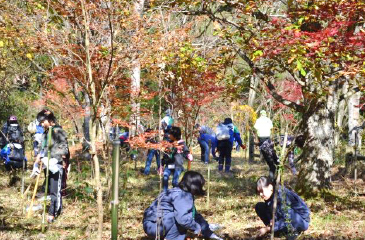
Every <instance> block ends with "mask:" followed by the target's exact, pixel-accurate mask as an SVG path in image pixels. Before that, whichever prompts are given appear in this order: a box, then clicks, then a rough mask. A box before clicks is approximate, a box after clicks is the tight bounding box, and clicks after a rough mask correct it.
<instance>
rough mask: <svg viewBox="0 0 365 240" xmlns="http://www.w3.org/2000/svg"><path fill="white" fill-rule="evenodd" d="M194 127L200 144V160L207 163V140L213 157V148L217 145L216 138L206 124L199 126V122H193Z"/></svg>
mask: <svg viewBox="0 0 365 240" xmlns="http://www.w3.org/2000/svg"><path fill="white" fill-rule="evenodd" d="M194 129H196V130H197V131H198V132H199V137H198V143H199V145H200V151H201V161H202V162H203V163H205V164H208V163H209V142H210V143H211V146H210V147H211V151H212V155H213V157H214V158H217V157H216V155H215V149H216V147H217V139H216V138H215V134H214V132H213V130H212V129H210V128H209V127H207V126H200V124H195V126H194Z"/></svg>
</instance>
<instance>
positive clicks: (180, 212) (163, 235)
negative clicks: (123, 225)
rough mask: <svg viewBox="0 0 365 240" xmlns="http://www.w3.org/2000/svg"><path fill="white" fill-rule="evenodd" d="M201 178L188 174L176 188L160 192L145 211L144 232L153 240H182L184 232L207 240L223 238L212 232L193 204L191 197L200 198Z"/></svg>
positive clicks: (194, 174) (203, 181)
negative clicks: (208, 239)
mask: <svg viewBox="0 0 365 240" xmlns="http://www.w3.org/2000/svg"><path fill="white" fill-rule="evenodd" d="M204 183H205V180H204V177H203V176H202V175H201V174H200V173H198V172H194V171H187V172H186V173H185V175H184V176H183V178H182V180H181V181H180V183H179V185H178V186H177V187H175V188H172V189H169V190H168V191H163V192H162V193H161V194H160V195H159V196H158V197H157V198H156V199H155V200H154V201H153V202H152V204H151V205H150V206H149V207H148V208H147V209H146V210H145V211H144V216H143V230H144V231H145V233H146V234H147V235H148V236H149V237H151V238H153V239H155V238H157V237H158V239H167V240H183V239H185V237H186V233H187V231H188V230H189V231H191V232H193V233H194V234H196V235H202V236H203V237H205V238H210V239H222V238H220V237H218V236H217V235H216V234H215V233H213V232H212V231H211V230H210V228H209V224H208V222H207V221H206V220H205V219H204V218H203V217H202V215H200V214H199V213H198V212H197V211H196V208H195V205H194V197H196V196H203V195H204V194H205V191H204V190H203V186H204Z"/></svg>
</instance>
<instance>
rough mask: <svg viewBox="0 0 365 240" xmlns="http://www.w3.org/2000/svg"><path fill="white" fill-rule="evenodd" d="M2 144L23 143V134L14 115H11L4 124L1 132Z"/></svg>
mask: <svg viewBox="0 0 365 240" xmlns="http://www.w3.org/2000/svg"><path fill="white" fill-rule="evenodd" d="M1 135H2V136H1V137H2V138H3V139H2V145H6V144H7V143H19V144H23V143H24V134H23V131H22V129H21V127H20V125H19V123H18V118H17V117H16V116H15V115H11V116H10V117H9V118H8V121H7V122H6V123H5V124H4V126H3V128H2V133H1Z"/></svg>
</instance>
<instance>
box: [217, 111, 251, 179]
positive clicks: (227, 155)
mask: <svg viewBox="0 0 365 240" xmlns="http://www.w3.org/2000/svg"><path fill="white" fill-rule="evenodd" d="M216 139H217V148H218V152H219V165H218V171H223V165H224V164H225V168H224V171H225V172H227V173H228V172H230V170H231V161H232V159H231V158H232V148H233V142H234V141H237V143H238V144H239V145H240V146H241V147H242V149H245V148H246V147H245V146H244V145H243V144H242V139H241V136H240V133H239V131H238V129H237V128H236V127H235V126H234V125H233V123H232V119H231V118H226V119H224V122H223V123H220V124H219V125H218V127H217V133H216Z"/></svg>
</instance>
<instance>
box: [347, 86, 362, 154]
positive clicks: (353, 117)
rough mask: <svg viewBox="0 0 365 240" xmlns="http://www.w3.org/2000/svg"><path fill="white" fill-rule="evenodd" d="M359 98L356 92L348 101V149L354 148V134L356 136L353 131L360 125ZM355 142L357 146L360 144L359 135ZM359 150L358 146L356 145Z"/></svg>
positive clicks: (358, 93) (359, 94)
mask: <svg viewBox="0 0 365 240" xmlns="http://www.w3.org/2000/svg"><path fill="white" fill-rule="evenodd" d="M360 96H361V93H360V92H357V93H355V94H353V95H352V96H351V97H350V99H349V101H348V105H347V107H348V117H349V119H348V126H349V142H348V144H349V146H350V147H354V146H355V144H356V141H355V134H356V130H354V129H355V128H356V127H358V126H359V125H360V108H359V106H360ZM357 137H358V138H357V142H358V144H359V143H361V135H360V134H358V136H357ZM358 146H359V148H360V144H359V145H358Z"/></svg>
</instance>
